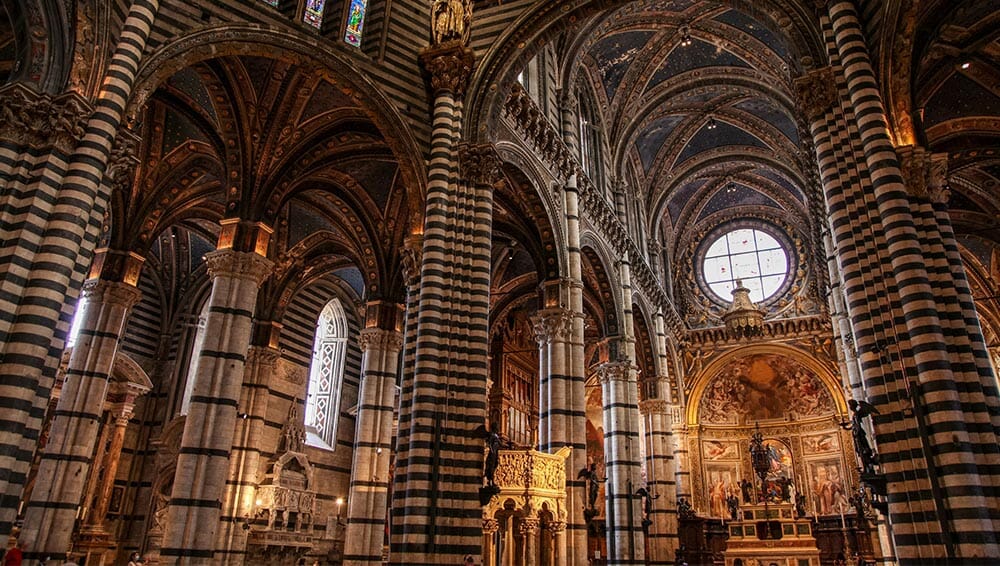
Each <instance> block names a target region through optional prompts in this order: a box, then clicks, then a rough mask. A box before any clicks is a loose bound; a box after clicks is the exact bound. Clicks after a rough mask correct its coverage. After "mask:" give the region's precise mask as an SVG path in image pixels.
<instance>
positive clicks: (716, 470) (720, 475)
mask: <svg viewBox="0 0 1000 566" xmlns="http://www.w3.org/2000/svg"><path fill="white" fill-rule="evenodd" d="M738 477H739V473H738V471H737V465H736V463H732V464H712V465H707V466H705V489H706V494H705V501H707V502H708V514H709V516H711V517H722V518H726V519H728V518H729V516H730V515H729V506H728V504H727V502H726V499H728V498H729V496H730V495H735V496H737V497H739V485H738V483H737V478H738Z"/></svg>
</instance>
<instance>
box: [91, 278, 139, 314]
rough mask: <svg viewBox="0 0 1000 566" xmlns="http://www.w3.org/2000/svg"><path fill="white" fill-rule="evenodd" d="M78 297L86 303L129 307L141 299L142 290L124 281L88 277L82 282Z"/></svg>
mask: <svg viewBox="0 0 1000 566" xmlns="http://www.w3.org/2000/svg"><path fill="white" fill-rule="evenodd" d="M80 298H81V299H85V300H86V301H87V303H88V304H103V305H114V306H120V307H122V308H123V309H130V308H132V307H133V306H135V304H136V303H138V302H139V300H140V299H142V291H140V290H138V289H136V288H135V287H133V286H131V285H128V284H126V283H119V282H115V281H105V280H103V279H90V280H88V281H86V282H84V284H83V290H82V291H81V292H80Z"/></svg>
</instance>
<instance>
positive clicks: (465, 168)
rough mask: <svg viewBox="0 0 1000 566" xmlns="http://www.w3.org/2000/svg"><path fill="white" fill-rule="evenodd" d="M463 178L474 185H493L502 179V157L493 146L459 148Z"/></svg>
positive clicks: (469, 145) (473, 145)
mask: <svg viewBox="0 0 1000 566" xmlns="http://www.w3.org/2000/svg"><path fill="white" fill-rule="evenodd" d="M458 163H459V167H460V168H461V173H462V178H464V179H465V180H467V181H468V182H470V183H472V184H474V185H477V186H478V185H492V184H494V183H496V182H497V181H498V180H499V179H500V156H499V155H497V152H496V149H495V148H494V147H493V145H492V144H478V145H477V144H471V143H463V144H460V145H459V146H458Z"/></svg>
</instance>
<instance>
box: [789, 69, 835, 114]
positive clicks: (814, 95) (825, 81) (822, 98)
mask: <svg viewBox="0 0 1000 566" xmlns="http://www.w3.org/2000/svg"><path fill="white" fill-rule="evenodd" d="M795 91H796V93H797V94H798V97H799V104H800V105H801V107H802V110H804V111H805V113H806V116H807V117H808V118H809V119H810V120H819V119H820V118H822V117H823V115H824V114H826V113H827V111H829V110H830V109H831V108H832V107H833V104H834V102H836V100H837V93H838V91H837V82H836V75H835V74H834V71H833V67H823V68H822V69H817V70H815V71H812V72H810V73H808V74H806V75H804V76H802V77H799V78H797V79H795Z"/></svg>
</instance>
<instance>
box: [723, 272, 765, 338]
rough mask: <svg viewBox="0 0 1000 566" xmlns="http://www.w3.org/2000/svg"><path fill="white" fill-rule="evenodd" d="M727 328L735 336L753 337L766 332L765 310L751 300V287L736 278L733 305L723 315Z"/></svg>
mask: <svg viewBox="0 0 1000 566" xmlns="http://www.w3.org/2000/svg"><path fill="white" fill-rule="evenodd" d="M722 320H723V321H725V323H726V330H727V331H728V332H729V334H731V335H732V336H733V337H735V338H753V337H757V336H761V335H762V334H764V311H763V310H762V309H760V308H758V307H757V305H755V304H753V301H751V300H750V289H747V288H746V287H744V286H743V281H741V280H739V279H737V280H736V288H735V289H733V305H732V306H731V307H729V310H728V311H726V314H724V315H722Z"/></svg>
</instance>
